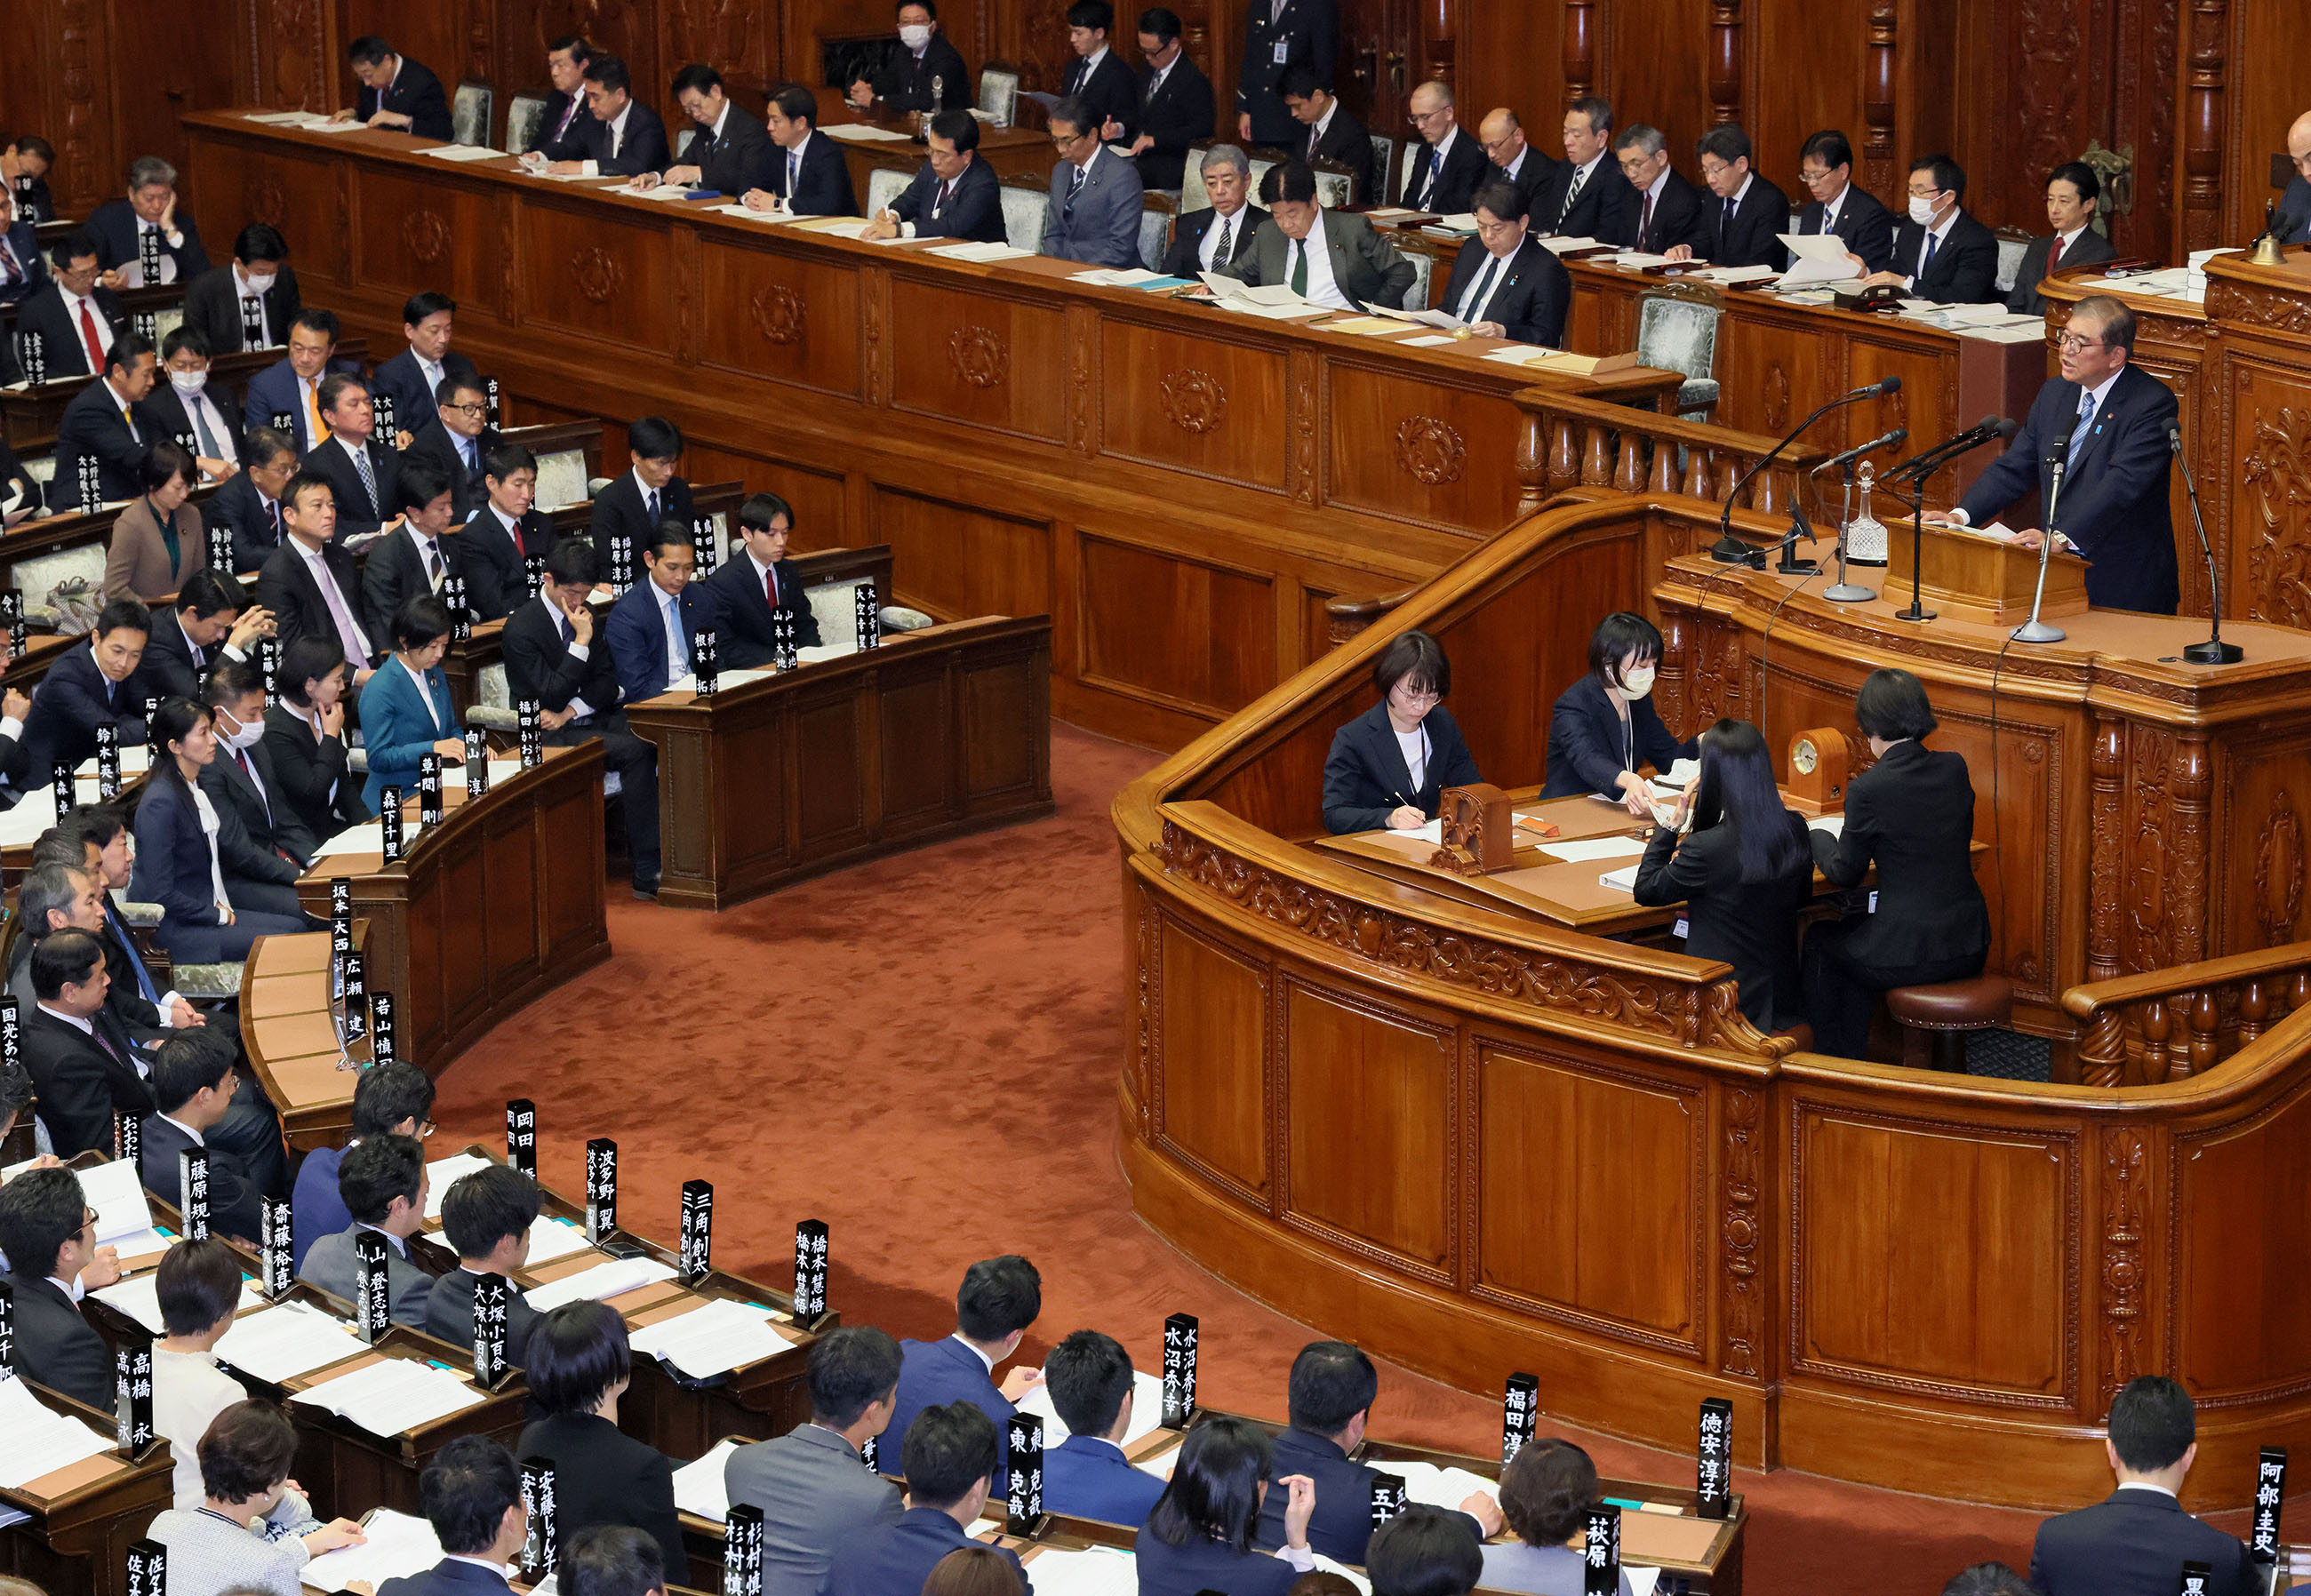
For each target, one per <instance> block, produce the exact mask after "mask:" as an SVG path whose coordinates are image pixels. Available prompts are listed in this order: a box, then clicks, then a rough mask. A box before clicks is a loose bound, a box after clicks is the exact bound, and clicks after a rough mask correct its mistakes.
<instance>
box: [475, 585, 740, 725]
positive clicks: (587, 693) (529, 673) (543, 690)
mask: <svg viewBox="0 0 2311 1596" xmlns="http://www.w3.org/2000/svg"><path fill="white" fill-rule="evenodd" d="M561 614H562V612H561V611H559V610H557V609H555V608H554V606H553V605H552V604H551V603H549V602H548V601H547V600H545V598H542V597H540V598H533V599H531V600H529V601H528V603H527V604H524V605H522V606H520V607H519V608H518V609H516V610H515V611H514V612H513V614H511V615H508V616H507V617H506V624H505V633H504V637H503V639H502V647H503V651H504V657H505V667H506V691H507V693H509V694H510V696H511V697H512V699H513V702H516V703H520V702H522V701H523V700H525V699H531V698H534V699H536V701H537V702H538V703H539V705H540V706H541V707H542V708H545V709H548V710H554V711H561V710H565V709H568V708H569V707H570V701H571V699H573V698H581V699H584V700H585V701H586V707H587V708H588V709H589V710H591V711H594V712H595V713H596V714H597V715H606V714H608V713H609V712H610V711H612V710H615V709H616V708H617V707H618V699H619V688H618V667H617V661H616V660H615V658H612V656H611V653H610V644H609V641H608V638H607V637H606V635H605V634H606V631H607V628H606V626H605V625H604V624H602V621H601V619H600V618H598V617H597V620H596V622H595V624H594V638H593V641H591V642H589V643H588V644H587V645H586V658H583V659H580V658H575V657H573V656H572V655H571V652H570V645H569V644H568V643H566V642H564V641H562V628H561V625H560V624H559V623H560V619H561ZM723 646H724V647H725V649H726V650H727V648H728V645H727V644H725V645H723Z"/></svg>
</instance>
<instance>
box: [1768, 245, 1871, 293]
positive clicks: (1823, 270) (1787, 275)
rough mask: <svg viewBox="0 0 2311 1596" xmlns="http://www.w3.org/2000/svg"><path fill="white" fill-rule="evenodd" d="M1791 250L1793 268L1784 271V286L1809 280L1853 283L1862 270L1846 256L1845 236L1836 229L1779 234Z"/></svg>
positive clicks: (1795, 285) (1813, 281)
mask: <svg viewBox="0 0 2311 1596" xmlns="http://www.w3.org/2000/svg"><path fill="white" fill-rule="evenodd" d="M1775 237H1776V238H1778V239H1780V240H1781V241H1782V243H1783V247H1784V248H1786V249H1788V250H1789V252H1790V257H1791V265H1790V269H1789V270H1788V271H1786V272H1784V273H1783V274H1782V286H1783V287H1784V288H1798V287H1802V286H1803V285H1805V284H1806V283H1852V282H1854V281H1857V280H1858V279H1859V278H1860V277H1861V275H1862V274H1861V273H1860V272H1858V271H1855V270H1854V269H1853V262H1852V261H1851V260H1848V259H1847V258H1846V246H1845V240H1844V239H1841V238H1839V237H1838V236H1837V235H1836V233H1825V232H1784V233H1776V234H1775Z"/></svg>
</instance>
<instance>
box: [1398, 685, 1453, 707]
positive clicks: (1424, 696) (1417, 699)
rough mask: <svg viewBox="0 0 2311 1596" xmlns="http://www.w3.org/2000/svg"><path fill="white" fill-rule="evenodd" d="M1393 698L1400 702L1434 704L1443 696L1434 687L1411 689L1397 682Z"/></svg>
mask: <svg viewBox="0 0 2311 1596" xmlns="http://www.w3.org/2000/svg"><path fill="white" fill-rule="evenodd" d="M1394 696H1395V697H1396V699H1397V700H1398V701H1399V702H1402V703H1407V704H1416V703H1435V702H1436V701H1437V700H1439V699H1441V698H1443V696H1444V695H1443V693H1439V692H1437V691H1436V689H1435V688H1434V687H1412V686H1408V685H1405V684H1404V683H1402V682H1399V683H1398V684H1397V685H1396V689H1395V694H1394Z"/></svg>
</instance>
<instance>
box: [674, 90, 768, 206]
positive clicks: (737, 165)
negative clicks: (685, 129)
mask: <svg viewBox="0 0 2311 1596" xmlns="http://www.w3.org/2000/svg"><path fill="white" fill-rule="evenodd" d="M727 103H728V109H726V110H725V111H724V112H723V113H722V132H721V135H720V136H719V137H718V136H717V135H715V133H714V130H713V129H712V128H710V127H700V128H698V130H697V132H696V133H695V134H693V135H692V137H691V140H690V148H689V149H687V150H685V151H684V152H683V153H681V154H680V155H678V156H676V164H677V165H681V166H694V167H696V168H697V169H698V187H700V188H711V189H713V190H714V191H715V192H716V193H718V194H727V195H728V196H730V197H731V198H732V199H734V200H735V199H737V197H738V196H741V195H743V194H745V193H746V190H747V189H749V188H753V187H754V180H755V179H756V178H758V177H759V176H760V175H761V174H762V170H763V162H764V161H768V160H769V159H770V158H771V154H772V149H771V135H770V134H769V133H768V132H766V131H765V130H764V129H763V124H762V119H761V118H757V117H750V116H748V115H747V114H746V112H745V111H742V110H740V109H738V106H737V101H735V100H729V101H728V102H727Z"/></svg>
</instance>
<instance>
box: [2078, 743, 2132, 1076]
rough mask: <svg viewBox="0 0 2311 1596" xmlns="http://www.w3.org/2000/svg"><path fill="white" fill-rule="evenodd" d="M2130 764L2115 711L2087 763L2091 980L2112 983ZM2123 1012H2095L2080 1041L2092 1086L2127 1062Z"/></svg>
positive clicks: (2083, 1067)
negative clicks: (2123, 795)
mask: <svg viewBox="0 0 2311 1596" xmlns="http://www.w3.org/2000/svg"><path fill="white" fill-rule="evenodd" d="M2125 768H2126V723H2125V722H2124V721H2123V720H2119V719H2118V718H2117V717H2116V716H2115V715H2106V716H2103V717H2101V718H2100V719H2099V720H2097V722H2096V724H2095V739H2094V754H2093V757H2092V759H2091V760H2090V762H2089V770H2088V787H2087V795H2088V796H2087V822H2088V824H2087V836H2088V838H2089V842H2088V844H2087V845H2088V847H2089V849H2090V850H2091V852H2090V854H2089V859H2088V863H2087V879H2088V882H2089V887H2088V897H2087V979H2088V980H2089V981H2110V980H2112V979H2114V978H2115V977H2116V976H2117V974H2118V973H2119V964H2118V937H2119V924H2120V918H2121V914H2122V910H2121V908H2120V905H2119V891H2120V878H2121V869H2120V867H2121V859H2120V855H2121V853H2122V852H2123V851H2124V848H2125V840H2124V824H2123V820H2122V814H2123V805H2122V800H2121V794H2120V789H2121V783H2122V779H2123V777H2124V772H2125ZM2125 1025H2126V1021H2125V1016H2124V1014H2123V1013H2122V1011H2121V1010H2120V1009H2118V1008H2117V1007H2110V1008H2106V1009H2105V1010H2103V1011H2102V1012H2101V1013H2100V1014H2098V1015H2097V1016H2095V1021H2094V1025H2093V1028H2092V1029H2090V1030H2089V1032H2088V1033H2087V1034H2086V1036H2085V1037H2084V1038H2083V1039H2082V1040H2081V1041H2080V1043H2079V1061H2080V1070H2081V1075H2082V1077H2083V1079H2084V1080H2085V1082H2086V1084H2087V1085H2088V1086H2116V1085H2118V1083H2119V1077H2120V1076H2121V1074H2122V1073H2123V1072H2124V1068H2125V1065H2126V1035H2125Z"/></svg>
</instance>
